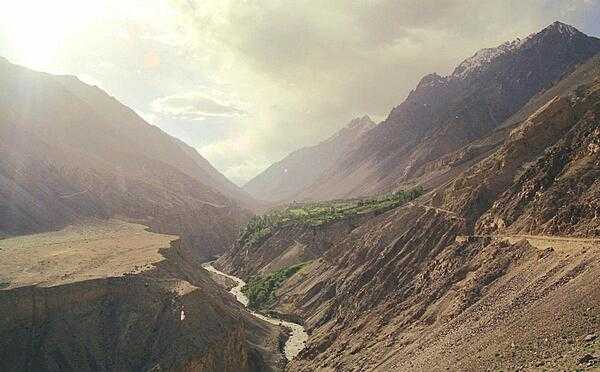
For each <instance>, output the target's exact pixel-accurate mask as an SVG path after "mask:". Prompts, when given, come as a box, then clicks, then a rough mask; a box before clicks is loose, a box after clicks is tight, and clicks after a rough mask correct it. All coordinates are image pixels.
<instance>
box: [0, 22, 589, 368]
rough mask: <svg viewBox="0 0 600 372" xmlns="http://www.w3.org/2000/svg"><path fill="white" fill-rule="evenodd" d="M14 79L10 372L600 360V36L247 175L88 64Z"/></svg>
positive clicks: (10, 99) (196, 109)
mask: <svg viewBox="0 0 600 372" xmlns="http://www.w3.org/2000/svg"><path fill="white" fill-rule="evenodd" d="M0 86H1V87H2V88H3V90H2V100H0V370H2V371H63V370H64V371H66V370H76V371H186V372H187V371H209V372H212V371H227V372H229V371H231V372H233V371H235V372H237V371H241V372H246V371H248V372H255V371H256V372H257V371H290V372H292V371H294V372H295V371H307V372H308V371H331V372H333V371H344V372H345V371H443V370H459V371H482V370H494V371H495V370H502V371H542V370H547V371H563V370H569V371H570V370H597V369H600V285H599V283H598V280H597V279H598V277H599V276H600V39H598V38H596V37H593V36H588V35H586V34H584V33H582V32H580V31H579V30H577V29H576V28H574V27H572V26H569V25H566V24H564V23H561V22H554V23H552V24H550V25H549V26H547V27H544V28H543V29H542V30H540V31H537V32H535V33H533V34H530V35H529V36H527V37H525V38H523V39H516V40H513V41H508V42H505V43H503V44H501V45H499V46H497V47H495V48H486V49H483V50H480V51H478V52H477V53H475V54H474V55H473V56H471V57H469V58H467V59H465V60H463V62H461V63H459V64H458V65H457V66H456V67H455V68H454V70H453V71H452V73H451V74H449V75H448V76H440V75H438V74H436V73H433V74H429V75H426V76H424V77H423V78H422V79H421V80H420V81H419V82H418V84H417V85H416V87H415V88H414V89H413V90H412V91H411V92H410V93H409V94H408V95H407V97H406V99H405V100H403V101H402V102H400V103H399V104H398V105H396V106H393V107H390V108H389V114H388V115H387V117H385V118H384V119H383V120H382V121H381V122H379V123H375V122H373V120H372V119H371V118H370V117H369V116H368V115H363V116H360V115H359V116H358V117H356V118H355V119H353V120H351V121H350V122H349V123H348V124H347V125H346V126H344V127H342V128H341V129H340V130H339V131H338V132H337V133H335V134H333V135H331V136H329V137H328V138H327V139H326V140H324V141H322V142H319V143H318V144H316V145H314V146H307V147H303V148H300V149H297V150H295V151H293V152H291V153H289V155H287V156H285V157H284V158H283V159H281V160H280V161H278V162H275V163H272V164H271V165H270V166H269V167H266V168H265V169H264V171H263V172H260V173H259V174H257V175H256V176H255V177H254V178H252V179H250V180H249V181H248V182H247V183H246V184H245V185H244V186H237V185H236V184H234V183H232V182H231V181H230V180H229V179H228V178H227V177H225V176H224V175H223V174H221V173H220V172H219V171H218V170H217V169H216V168H215V167H213V166H212V165H211V163H209V162H208V160H206V159H205V158H203V157H202V156H201V155H200V153H199V152H197V151H196V150H195V149H194V148H193V147H191V146H188V145H187V144H185V143H183V142H182V141H180V140H179V139H177V138H175V137H173V136H171V135H168V134H167V133H166V132H164V131H163V130H161V129H159V127H157V126H154V125H151V124H149V123H148V122H146V121H145V120H144V119H143V118H142V117H141V116H140V115H141V114H138V113H137V112H135V111H134V110H132V109H130V108H129V107H127V106H125V105H123V104H122V103H120V102H119V101H118V100H117V99H115V98H114V97H112V96H110V95H109V94H108V93H106V92H104V91H103V90H101V89H100V88H98V87H96V86H91V85H89V84H86V83H84V82H82V81H80V80H79V79H77V78H75V77H73V76H64V75H52V74H48V73H42V72H37V71H34V70H31V69H28V68H25V67H21V66H18V65H15V64H12V63H10V62H8V61H7V60H4V59H0ZM290 87H294V86H293V85H290ZM290 87H286V89H290ZM290 90H293V89H290ZM189 97H194V98H196V99H197V98H198V97H200V98H201V99H200V101H199V102H200V103H198V102H197V104H196V105H187V103H186V100H187V99H188V98H189ZM213 98H214V97H213ZM169 101H170V102H171V104H175V105H180V106H178V107H176V108H173V107H171V111H169V110H166V109H165V110H163V111H162V113H161V114H162V115H166V114H167V113H171V114H173V113H175V114H176V116H177V117H178V118H181V117H188V116H190V115H192V116H193V115H201V116H202V119H201V120H200V119H198V118H196V119H198V120H192V121H194V123H193V124H194V125H205V124H207V123H208V122H210V121H211V120H216V121H219V123H221V124H223V123H225V122H226V120H227V119H230V118H231V117H236V118H237V117H240V116H244V115H249V114H248V113H247V112H245V111H244V110H242V109H238V108H235V107H233V106H232V107H228V106H227V105H226V104H228V103H232V102H234V101H235V100H233V99H232V101H231V102H229V101H227V100H222V102H221V101H219V102H217V101H218V100H217V99H216V98H215V100H214V102H213V101H211V100H210V99H209V97H208V96H204V95H187V94H186V95H182V96H175V98H173V97H171V100H168V99H159V100H157V101H154V102H155V105H154V106H153V107H155V108H156V106H160V104H161V103H162V104H164V103H165V102H169ZM226 101H227V102H226ZM325 101H327V102H328V103H330V102H329V101H328V100H325ZM173 102H174V103H173ZM234 103H239V102H237V101H235V102H234ZM240 104H241V103H240ZM232 105H233V103H232ZM163 109H164V107H163ZM208 109H212V110H215V111H216V112H215V113H212V114H213V115H208V114H207V112H206V111H209V110H208ZM342 109H344V110H346V111H347V114H348V115H350V114H352V115H351V116H348V117H355V116H356V111H357V110H358V109H357V108H348V107H342ZM186 110H188V111H189V110H191V113H190V112H187V113H185V112H184V111H186ZM215 118H217V119H215ZM163 119H164V118H163ZM220 120H223V122H221V121H220ZM309 124H311V125H312V124H313V123H309ZM315 125H320V123H318V124H315ZM226 126H227V125H226V124H223V127H218V128H216V127H215V128H211V129H210V130H209V131H208V132H206V133H210V135H215V136H216V135H217V133H220V132H226V131H229V130H230V129H231V128H225V127H226ZM190 128H191V127H187V128H186V130H190V131H193V130H195V129H190ZM206 133H204V134H206ZM290 133H291V131H290ZM209 137H210V136H208V135H207V138H209ZM266 138H268V140H267V142H268V141H269V140H270V139H269V137H266ZM241 142H244V141H241ZM236 144H237V143H236ZM196 145H198V144H196ZM227 145H228V149H227V150H226V151H225V152H229V151H231V152H234V151H232V150H229V147H232V146H229V145H230V144H229V143H227ZM238 145H239V146H238ZM246 145H248V144H247V143H245V142H244V143H243V144H237V145H236V146H233V147H236V148H235V151H237V152H240V153H242V154H241V155H242V156H243V157H244V159H245V160H244V161H247V162H248V163H244V164H245V165H247V164H249V163H250V162H251V160H252V159H250V158H251V157H252V156H251V154H246V153H244V151H246V150H247V148H249V146H246ZM198 146H199V145H198ZM207 146H209V145H207ZM238 147H239V148H238ZM203 148H204V147H203ZM208 149H209V150H206V151H207V152H208V153H209V154H211V155H212V156H215V154H217V155H219V154H220V149H219V148H216V147H210V146H209V147H208ZM221 155H222V154H221ZM235 155H236V156H237V155H240V154H235ZM246 158H248V159H246ZM249 159H250V160H249Z"/></svg>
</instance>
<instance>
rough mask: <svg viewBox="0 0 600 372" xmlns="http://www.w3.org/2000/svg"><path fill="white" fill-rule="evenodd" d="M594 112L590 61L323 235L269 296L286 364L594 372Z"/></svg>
mask: <svg viewBox="0 0 600 372" xmlns="http://www.w3.org/2000/svg"><path fill="white" fill-rule="evenodd" d="M553 27H559V28H562V26H560V25H554V26H553ZM566 30H570V29H569V28H567V29H566ZM538 36H539V34H538ZM525 43H527V42H525ZM540 73H541V72H540ZM534 80H535V79H534ZM523 84H524V85H528V83H527V82H526V81H525V82H523ZM599 118H600V56H599V55H597V56H595V57H593V58H591V59H588V61H586V62H585V63H583V64H582V65H580V66H578V67H577V68H576V69H575V71H573V72H572V73H570V74H568V75H566V76H565V77H563V78H562V79H561V80H560V81H558V82H557V83H555V84H554V85H552V86H551V87H550V88H549V89H547V90H545V91H544V92H542V93H540V94H538V95H535V96H534V97H533V98H532V99H531V100H530V101H529V102H527V103H523V105H522V107H520V108H519V109H517V110H516V111H515V112H514V114H512V115H511V117H510V118H509V119H508V120H507V121H505V123H503V124H502V125H500V124H498V125H499V126H497V127H496V129H495V130H490V131H489V133H487V134H482V135H481V137H480V138H478V139H477V142H474V143H478V144H487V147H486V148H484V149H483V150H481V151H480V152H478V153H476V155H474V156H472V158H471V159H470V163H469V162H466V163H463V165H461V167H462V169H461V168H459V167H456V168H454V171H455V172H456V170H457V169H458V170H460V171H459V172H456V173H455V174H453V175H452V177H451V178H450V179H449V180H447V182H445V183H441V184H440V185H439V186H437V187H436V188H434V189H433V190H432V191H431V192H430V193H429V194H427V195H425V196H423V197H421V198H420V199H417V200H416V201H414V202H412V203H411V204H409V205H406V206H404V207H400V208H397V209H395V210H393V211H390V212H388V213H386V214H383V215H379V216H377V217H374V218H371V219H370V220H368V221H367V222H364V223H362V224H360V225H359V226H357V227H355V228H354V229H352V230H351V231H350V232H349V233H347V234H344V236H343V237H342V238H341V239H339V240H337V241H336V242H329V246H328V249H327V250H324V251H323V254H322V256H321V257H320V258H318V259H316V260H314V261H312V262H311V263H310V264H308V265H306V266H305V267H304V268H303V269H302V270H301V271H300V272H298V273H297V274H295V275H294V276H292V277H291V278H290V279H289V280H287V281H286V282H284V284H283V286H282V287H280V288H279V289H278V290H277V293H276V295H275V297H276V298H277V299H278V300H277V303H276V304H275V305H274V306H273V309H274V310H275V311H277V312H280V313H285V314H291V316H294V317H300V318H302V319H304V320H305V322H306V327H307V330H308V332H309V334H310V338H309V342H308V345H307V348H306V349H305V350H303V351H302V352H301V354H300V356H299V358H298V359H296V360H294V361H293V363H292V364H291V366H290V367H289V370H294V371H295V370H301V371H311V370H331V371H333V370H357V371H359V370H360V371H367V370H381V371H389V370H423V371H431V370H448V369H450V370H455V369H458V370H473V371H475V370H521V369H526V370H539V369H549V370H576V369H579V368H585V367H595V368H597V367H598V366H599V365H600V342H599V341H598V339H597V332H598V329H599V327H600V322H599V318H598V314H597V311H596V309H598V308H599V306H600V297H599V295H600V287H599V286H598V284H597V280H596V278H597V276H598V275H600V265H599V263H600V225H599V222H598V218H597V216H598V215H600V209H599V205H598V203H597V200H599V199H600V194H599V193H600V183H599V182H598V180H599V179H600V178H599V177H598V170H599V169H600V150H598V149H599V148H600V120H599ZM379 128H380V127H379V126H378V127H377V128H376V129H374V130H373V131H376V130H379ZM373 131H372V132H373ZM469 148H472V144H467V145H466V146H464V147H463V148H462V149H461V148H459V149H458V150H457V151H455V152H454V153H450V154H454V155H452V156H456V158H455V159H459V158H460V156H459V155H460V154H462V155H465V154H467V153H468V152H469V151H474V150H468V149H469ZM450 163H451V161H450ZM464 164H467V165H464ZM276 234H277V232H275V233H274V236H275V235H276ZM263 256H264V255H263ZM263 256H260V257H259V258H260V259H262V258H263ZM246 261H247V260H245V259H244V258H243V257H242V259H240V260H239V261H234V260H231V261H230V262H233V264H234V265H235V264H236V263H235V262H237V264H238V265H243V267H237V268H235V269H236V270H237V272H241V273H244V274H245V275H252V274H254V273H255V271H256V270H257V269H258V268H260V267H264V263H263V262H261V261H260V260H255V261H253V262H251V263H248V262H246Z"/></svg>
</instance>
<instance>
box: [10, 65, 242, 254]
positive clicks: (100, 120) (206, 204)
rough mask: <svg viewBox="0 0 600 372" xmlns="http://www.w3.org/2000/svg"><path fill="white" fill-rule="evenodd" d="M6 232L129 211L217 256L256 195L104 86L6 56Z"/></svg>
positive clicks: (26, 231) (29, 230) (19, 232)
mask: <svg viewBox="0 0 600 372" xmlns="http://www.w3.org/2000/svg"><path fill="white" fill-rule="evenodd" d="M0 86H1V87H2V99H1V100H0V196H1V199H0V233H2V234H6V235H11V234H22V233H28V232H37V231H44V230H49V229H56V228H60V227H62V226H64V225H66V224H70V223H75V222H77V221H79V220H81V219H83V218H89V217H102V218H105V217H110V216H125V217H128V218H133V219H138V220H142V221H144V223H145V224H147V225H150V226H152V227H154V228H156V229H158V230H160V231H164V232H169V233H173V234H178V235H181V236H182V241H183V242H184V243H188V244H191V245H192V246H194V247H195V248H197V251H198V253H200V254H201V255H204V256H206V255H211V254H213V253H216V252H219V251H221V250H222V249H224V248H225V247H227V246H228V245H229V243H230V242H231V241H232V239H233V238H234V237H235V235H236V230H237V227H236V226H237V225H239V224H240V223H241V222H242V221H243V220H244V219H245V218H246V217H247V216H248V215H249V214H250V213H249V212H248V211H246V210H245V209H246V207H248V206H249V205H251V204H252V203H253V202H252V199H251V197H250V196H248V195H247V194H246V193H245V192H243V191H242V190H241V189H239V188H237V187H236V186H235V185H233V184H232V183H230V182H229V181H228V180H227V179H226V178H225V177H224V176H222V175H221V174H220V173H219V172H218V171H217V170H216V169H214V168H213V167H212V166H211V165H210V164H209V163H208V162H207V161H206V160H205V159H203V158H202V157H201V156H200V155H199V154H198V153H197V152H196V151H195V150H193V149H192V148H191V147H189V146H187V145H185V144H184V143H183V142H181V141H179V140H177V139H175V138H173V137H171V136H169V135H167V134H165V133H164V132H162V131H161V130H160V129H159V128H157V127H155V126H152V125H150V124H148V123H146V122H145V121H144V120H143V119H141V118H140V117H139V116H138V115H137V114H135V112H134V111H133V110H131V109H129V108H128V107H126V106H124V105H122V104H121V103H119V102H118V101H117V100H116V99H114V98H113V97H111V96H109V95H108V94H106V93H105V92H104V91H102V90H100V89H99V88H97V87H92V86H89V85H86V84H84V83H82V82H80V81H79V80H78V79H77V78H75V77H72V76H55V75H50V74H45V73H39V72H35V71H31V70H28V69H26V68H23V67H19V66H16V65H13V64H10V63H9V62H8V61H6V60H0Z"/></svg>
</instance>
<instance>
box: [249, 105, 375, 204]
mask: <svg viewBox="0 0 600 372" xmlns="http://www.w3.org/2000/svg"><path fill="white" fill-rule="evenodd" d="M373 127H375V123H374V122H373V121H372V120H371V118H370V117H368V116H366V115H365V116H363V117H360V118H355V119H353V120H352V121H351V122H350V123H349V124H348V125H347V126H345V127H344V128H342V129H341V130H340V131H338V132H337V133H336V134H334V135H333V136H331V137H330V138H329V139H327V140H325V141H323V142H321V143H319V144H318V145H315V146H311V147H304V148H301V149H300V150H297V151H294V152H292V153H291V154H289V155H288V156H286V157H285V158H284V159H283V160H281V161H279V162H277V163H275V164H273V165H271V166H270V167H269V168H267V169H266V170H265V171H264V172H262V173H260V174H259V175H257V176H256V177H254V178H253V179H252V180H250V181H249V182H248V183H247V184H246V185H244V190H245V191H247V192H248V193H249V194H250V195H252V196H253V197H255V198H256V199H259V200H265V201H270V202H278V201H291V200H293V199H294V198H295V197H296V196H297V194H298V193H299V192H300V191H302V190H303V189H305V188H307V187H309V186H311V184H312V183H313V182H314V181H316V180H317V179H318V178H319V176H321V175H322V174H323V172H325V171H326V170H327V169H328V168H329V167H330V166H332V165H333V164H334V163H335V162H336V161H338V160H339V159H340V158H341V157H342V155H344V154H345V153H346V152H347V151H349V150H351V148H352V147H353V146H354V144H355V143H357V141H358V140H359V138H361V137H362V136H363V135H364V134H365V133H367V132H368V131H369V130H371V129H372V128H373Z"/></svg>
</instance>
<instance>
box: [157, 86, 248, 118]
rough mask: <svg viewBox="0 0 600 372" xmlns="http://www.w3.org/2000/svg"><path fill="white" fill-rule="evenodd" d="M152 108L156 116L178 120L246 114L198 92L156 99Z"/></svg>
mask: <svg viewBox="0 0 600 372" xmlns="http://www.w3.org/2000/svg"><path fill="white" fill-rule="evenodd" d="M151 108H152V111H153V112H154V113H156V114H160V115H163V116H167V117H170V118H174V119H178V120H204V119H206V118H210V117H215V116H224V117H232V116H240V115H243V114H244V111H242V110H241V109H239V108H237V107H235V106H234V105H232V104H230V103H223V102H219V101H217V100H216V99H214V98H212V97H209V96H207V95H206V94H204V93H198V92H191V93H184V94H174V95H170V96H167V97H162V98H158V99H155V100H154V101H153V102H152V104H151Z"/></svg>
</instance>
